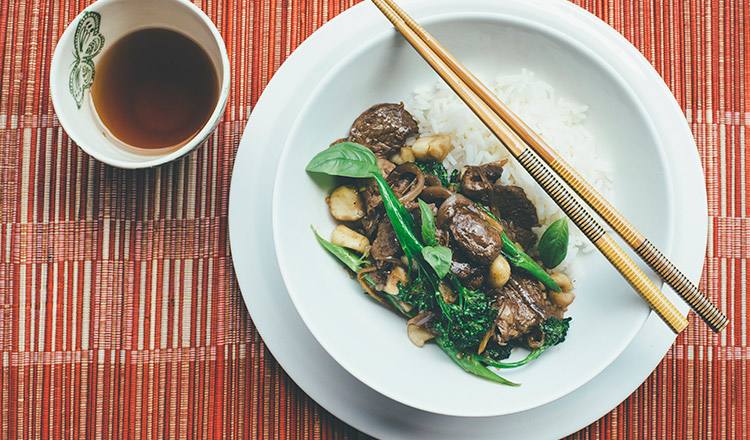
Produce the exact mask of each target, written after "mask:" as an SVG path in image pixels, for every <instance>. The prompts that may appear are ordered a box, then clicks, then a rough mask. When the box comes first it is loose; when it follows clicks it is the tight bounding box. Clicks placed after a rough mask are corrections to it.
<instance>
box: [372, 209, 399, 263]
mask: <svg viewBox="0 0 750 440" xmlns="http://www.w3.org/2000/svg"><path fill="white" fill-rule="evenodd" d="M402 254H403V251H402V249H401V245H400V244H399V242H398V238H397V237H396V231H394V230H393V225H391V222H390V221H388V218H387V217H384V218H383V220H382V221H381V222H380V223H379V224H378V232H377V234H376V235H375V240H374V241H373V242H372V247H371V248H370V255H371V256H372V258H373V259H375V260H380V261H395V260H399V259H400V258H401V255H402Z"/></svg>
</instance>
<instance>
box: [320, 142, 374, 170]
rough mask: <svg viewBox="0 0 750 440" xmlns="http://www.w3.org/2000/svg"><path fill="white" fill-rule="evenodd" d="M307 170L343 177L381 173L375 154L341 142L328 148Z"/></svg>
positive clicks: (352, 143)
mask: <svg viewBox="0 0 750 440" xmlns="http://www.w3.org/2000/svg"><path fill="white" fill-rule="evenodd" d="M305 170H306V171H309V172H311V173H325V174H330V175H332V176H343V177H372V173H380V170H379V169H378V158H377V157H375V154H374V153H373V152H372V151H370V149H368V148H367V147H365V146H363V145H360V144H357V143H355V142H340V143H338V144H336V145H334V146H332V147H330V148H326V149H325V150H323V151H321V152H320V153H318V154H316V155H315V157H313V158H312V160H311V161H310V163H309V164H307V167H306V168H305Z"/></svg>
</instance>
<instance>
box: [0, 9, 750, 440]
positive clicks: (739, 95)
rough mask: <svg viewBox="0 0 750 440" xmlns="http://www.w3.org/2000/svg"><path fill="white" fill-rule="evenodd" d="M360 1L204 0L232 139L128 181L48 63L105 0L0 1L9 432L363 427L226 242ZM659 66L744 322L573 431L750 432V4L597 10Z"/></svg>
mask: <svg viewBox="0 0 750 440" xmlns="http://www.w3.org/2000/svg"><path fill="white" fill-rule="evenodd" d="M354 3H357V1H356V0H339V1H333V0H331V1H323V0H304V1H302V0H300V1H275V0H265V1H261V0H255V1H248V2H236V3H235V2H229V1H223V2H222V1H215V0H207V1H203V2H198V5H199V6H200V7H201V8H202V9H203V10H204V11H205V12H206V13H207V14H208V15H209V16H210V17H211V18H212V19H213V20H214V22H215V23H216V24H217V26H218V28H219V30H220V31H221V33H222V35H223V36H224V39H225V41H226V44H227V48H228V50H229V55H230V61H231V65H232V68H233V71H232V74H233V81H232V89H231V93H230V99H229V104H228V107H227V112H226V114H225V116H224V119H223V121H222V123H221V124H220V126H219V128H218V130H217V131H216V133H215V134H214V135H213V136H212V137H211V139H210V140H209V142H208V143H207V144H206V145H204V146H203V147H202V148H201V149H199V150H197V151H196V152H194V153H192V154H191V155H189V156H188V157H186V158H185V159H183V160H180V161H177V162H175V163H173V164H169V165H166V166H163V167H160V168H157V169H152V170H143V171H124V170H119V169H114V168H111V167H108V166H106V165H102V164H101V163H98V162H96V161H95V160H93V159H91V158H89V157H88V156H86V155H85V154H84V153H82V152H81V151H80V150H78V149H77V148H76V147H75V145H73V144H72V143H71V141H70V140H69V138H68V137H67V136H66V134H65V133H64V131H63V130H62V129H61V127H60V125H59V123H58V121H57V119H56V117H55V114H54V111H53V109H52V104H51V102H50V98H49V80H48V78H47V77H48V74H49V64H50V59H51V57H52V52H53V50H54V47H55V44H56V42H57V40H58V38H59V37H60V35H61V34H62V32H63V30H64V28H65V26H66V25H67V23H69V22H70V21H71V20H72V19H73V17H75V15H76V14H78V12H80V11H81V10H82V9H83V8H84V7H85V6H86V5H87V4H88V2H82V1H76V2H59V1H57V0H31V1H25V2H24V1H21V2H15V1H12V0H2V1H0V42H1V43H0V44H2V46H1V47H2V61H0V62H1V63H2V64H1V70H0V72H1V73H0V75H1V76H0V84H1V85H2V96H0V366H1V367H0V438H44V437H66V438H100V437H104V438H126V437H132V438H146V437H152V438H175V437H179V438H183V437H190V438H193V437H198V438H257V439H261V438H262V439H265V438H305V439H307V438H320V439H328V438H357V437H364V436H363V435H362V434H360V433H358V432H357V431H356V430H354V429H352V428H350V427H348V426H346V425H345V424H343V423H342V422H340V421H338V420H336V419H335V418H334V417H332V416H331V415H330V414H328V413H327V412H326V411H325V410H324V409H322V408H320V407H319V406H317V405H316V404H315V403H314V402H313V401H312V400H311V399H310V398H308V397H307V396H306V395H305V394H304V393H302V392H301V391H300V390H299V389H298V388H297V387H296V386H295V385H294V383H293V382H291V381H290V380H289V378H288V377H287V376H286V375H285V373H284V372H283V371H282V370H281V369H280V368H279V366H278V365H277V364H276V362H275V361H274V359H273V358H272V357H271V356H270V354H269V353H268V351H267V350H266V349H265V347H264V345H263V342H262V341H261V339H260V338H259V336H258V333H257V332H256V331H255V329H254V328H253V323H252V321H251V320H250V318H249V317H248V314H247V311H246V309H245V306H244V304H243V302H242V299H241V296H240V294H239V290H238V287H237V283H236V281H235V279H234V275H233V272H232V262H231V255H230V252H229V242H228V237H227V211H228V195H229V183H230V177H231V176H230V173H231V169H232V162H233V159H234V155H235V152H236V149H237V146H238V144H239V140H240V136H241V134H242V131H243V128H244V126H245V123H246V121H247V118H248V116H249V111H250V108H252V106H253V104H254V103H255V102H256V101H257V99H258V97H259V95H260V93H261V92H262V90H263V88H264V87H265V85H266V84H267V83H268V81H269V79H270V78H271V76H272V75H273V73H274V72H275V71H276V69H278V67H279V66H280V65H281V63H282V62H283V61H284V59H285V58H286V57H287V56H288V55H289V54H290V53H291V51H293V50H294V48H295V47H297V46H298V45H299V44H300V43H301V42H302V41H303V40H304V39H305V38H306V37H307V36H308V35H310V33H312V32H313V31H314V30H315V29H317V28H318V27H320V26H322V25H323V24H324V23H325V22H326V21H327V20H329V19H330V18H332V17H334V16H335V15H337V14H339V13H340V12H342V11H343V10H345V9H347V8H348V7H350V6H352V4H354ZM576 3H578V4H579V5H581V6H582V7H584V8H585V9H587V10H589V11H591V12H592V13H594V14H596V15H597V16H599V17H600V18H602V19H603V20H604V21H606V22H607V23H609V24H610V25H612V26H613V27H614V28H615V29H617V30H618V31H619V32H621V33H622V34H623V35H625V37H627V38H628V39H629V40H630V41H631V42H632V43H633V44H634V45H635V46H636V47H637V48H638V49H640V50H641V52H642V53H643V54H644V55H645V56H646V58H647V59H649V60H650V61H651V63H652V64H653V65H654V67H655V68H656V69H657V71H658V72H659V73H660V74H661V75H662V77H663V78H664V80H665V82H666V83H667V85H668V86H669V87H670V89H671V90H672V92H673V93H674V95H675V96H676V97H677V101H678V102H679V104H680V106H681V107H682V108H683V110H684V112H685V115H686V118H687V120H688V122H689V124H690V127H691V128H692V131H693V134H694V136H695V138H696V141H697V145H698V150H699V153H700V155H701V158H702V164H703V168H704V170H705V174H706V186H707V188H708V203H709V216H710V219H709V225H710V231H709V245H708V249H707V254H706V264H705V268H704V271H703V276H702V280H701V287H702V289H704V291H705V292H706V293H707V294H708V295H709V296H710V297H711V298H712V299H713V300H715V301H716V302H717V303H718V304H719V305H720V307H721V308H722V309H723V310H725V311H726V313H727V314H728V316H729V317H730V319H731V324H730V326H729V328H728V329H727V330H726V331H725V332H724V333H722V334H721V335H715V334H712V333H711V332H710V331H709V330H707V328H706V327H705V326H704V325H702V324H701V323H700V322H698V321H697V320H696V319H695V317H691V327H690V328H689V329H688V330H687V331H686V332H685V333H683V334H682V335H681V336H680V337H679V338H678V339H677V342H676V343H675V345H674V347H673V348H672V349H671V350H670V351H669V353H668V354H667V356H666V358H665V359H664V360H663V361H662V363H661V364H660V365H659V367H658V368H657V369H656V371H655V372H654V373H653V374H652V375H651V376H650V377H649V378H648V380H647V381H646V382H645V383H644V384H643V385H642V386H641V387H640V388H639V389H638V390H637V391H636V392H635V393H634V394H633V395H632V396H631V397H630V398H628V399H627V400H626V401H625V402H624V403H623V404H621V405H620V406H618V407H617V408H616V409H614V410H613V411H612V412H611V413H609V414H608V415H606V416H605V417H603V418H602V419H601V420H599V421H597V422H595V423H594V424H593V425H591V426H589V427H588V428H585V429H584V430H582V431H581V432H579V433H577V434H575V435H574V436H573V437H574V438H605V439H609V438H649V439H650V438H678V439H683V438H696V439H713V438H727V439H744V438H747V437H749V436H750V421H748V406H749V405H750V400H748V385H749V384H748V379H749V378H750V373H749V372H748V367H749V366H750V351H749V349H748V344H747V336H748V329H747V326H748V319H747V318H746V317H745V316H746V314H747V311H748V310H747V308H748V307H747V290H748V278H747V272H748V261H749V260H750V233H749V232H748V231H750V220H749V217H748V208H747V204H748V193H747V188H748V187H747V182H746V179H747V176H748V169H750V159H748V156H747V153H748V152H747V151H746V150H747V146H748V144H749V141H748V129H749V128H750V108H749V106H748V92H747V91H746V87H745V86H746V83H747V80H748V76H749V75H750V74H749V73H748V61H747V59H746V58H747V52H748V48H749V47H750V44H749V43H750V41H749V40H750V37H749V36H748V32H747V28H748V25H750V23H748V21H749V20H748V9H749V6H748V3H747V2H746V1H743V0H737V1H732V0H725V1H719V0H714V1H697V0H684V1H683V0H672V1H663V2H645V1H632V2H630V1H622V0H608V1H604V0H579V1H577V2H576Z"/></svg>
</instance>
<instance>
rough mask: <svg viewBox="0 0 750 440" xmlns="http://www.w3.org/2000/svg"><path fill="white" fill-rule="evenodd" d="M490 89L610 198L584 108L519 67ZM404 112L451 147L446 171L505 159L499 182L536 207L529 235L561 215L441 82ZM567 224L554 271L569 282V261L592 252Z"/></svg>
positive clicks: (605, 166) (606, 168)
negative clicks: (520, 191) (535, 224)
mask: <svg viewBox="0 0 750 440" xmlns="http://www.w3.org/2000/svg"><path fill="white" fill-rule="evenodd" d="M491 88H492V90H493V91H494V92H495V93H496V94H497V96H498V97H499V98H500V99H501V100H502V101H503V102H504V103H505V104H506V105H508V106H509V107H510V108H511V110H513V112H515V113H516V114H517V115H518V116H520V117H521V119H523V120H524V121H525V122H526V124H527V125H529V127H531V128H532V129H533V130H534V131H536V132H537V133H538V134H539V135H540V136H542V138H544V140H545V141H547V143H548V144H549V145H550V146H552V147H553V148H555V149H556V150H557V152H558V153H559V154H560V155H561V156H562V157H563V158H564V159H565V161H567V162H568V163H569V164H570V165H572V166H573V167H574V168H575V169H576V170H577V171H578V172H579V174H580V175H581V176H583V178H584V179H586V180H587V181H588V182H589V183H591V184H592V185H593V186H594V187H595V188H596V189H597V190H598V191H599V192H600V193H601V194H602V195H603V196H604V197H606V198H608V199H611V187H612V185H611V181H610V179H609V176H610V175H611V173H610V164H609V163H608V161H607V160H606V159H604V158H603V157H602V156H601V155H600V154H599V153H598V151H597V148H596V144H595V143H594V140H593V139H592V137H591V135H590V134H589V133H588V131H586V129H585V128H584V127H583V121H584V120H585V119H586V111H587V109H588V108H587V106H585V105H581V104H576V103H573V102H570V101H566V100H565V99H563V98H562V97H559V96H557V95H556V93H555V90H554V89H553V88H552V87H551V86H550V85H549V84H547V83H545V82H543V81H541V80H539V79H536V78H535V77H534V73H533V72H530V71H528V70H525V69H524V70H522V71H521V73H520V74H519V75H511V76H500V77H498V78H497V80H496V82H495V84H494V86H493V87H491ZM406 108H407V109H408V110H409V112H411V114H412V115H413V116H414V117H415V118H416V120H417V122H419V127H420V133H421V134H425V135H431V134H450V135H451V138H452V142H453V147H454V149H453V151H452V152H451V153H450V154H449V155H448V157H447V158H446V159H445V162H444V164H445V165H446V167H447V168H448V169H449V170H451V169H459V168H461V166H464V165H481V164H484V163H487V162H496V161H501V160H504V159H509V161H508V163H507V164H506V166H505V167H504V168H505V172H504V173H503V176H502V181H503V182H504V183H510V184H514V185H518V186H521V187H522V188H524V190H525V191H526V194H527V195H528V197H529V199H530V200H531V201H532V202H533V203H534V205H536V208H537V213H538V214H539V222H540V223H541V224H542V227H540V228H536V230H535V231H534V232H536V233H537V235H538V236H541V234H542V232H544V230H545V229H546V228H547V226H549V225H550V224H552V223H553V222H554V221H555V220H557V219H559V218H561V217H564V214H563V212H562V211H561V210H560V208H558V207H557V205H556V204H555V202H553V201H552V199H551V198H549V196H548V195H547V194H546V193H545V192H544V191H543V190H542V189H541V187H539V185H537V184H536V182H534V180H533V179H532V178H531V176H529V174H528V173H527V172H526V171H525V170H524V169H523V167H522V166H521V165H520V164H518V162H516V160H515V159H513V157H512V156H511V155H510V153H509V152H508V151H507V150H506V149H505V147H504V146H503V145H502V143H501V142H500V141H499V140H498V139H497V138H496V137H495V136H494V135H493V134H492V133H490V131H489V130H488V129H487V128H486V127H485V126H484V124H482V122H481V121H480V120H479V119H478V118H477V117H476V116H475V115H474V113H472V112H471V110H469V108H468V107H467V106H466V105H465V104H464V103H463V102H462V101H461V100H460V98H459V97H458V96H457V95H456V94H455V93H453V91H452V90H451V89H450V88H449V87H448V86H447V85H445V84H444V83H443V82H439V83H437V84H435V85H434V86H433V87H425V88H420V89H418V90H416V91H415V92H414V96H413V98H412V100H411V101H410V102H408V103H406ZM568 226H569V229H570V242H569V247H568V256H567V258H566V259H565V261H563V263H562V264H560V266H558V267H557V268H555V271H562V272H566V273H567V274H568V275H569V276H571V277H572V278H573V279H575V278H577V276H576V275H577V270H576V268H575V266H574V264H573V262H574V260H575V257H576V255H577V254H578V253H579V252H588V251H590V250H592V249H593V246H592V245H591V243H590V242H589V241H588V239H586V237H585V236H584V235H583V233H581V232H580V231H579V230H578V228H576V227H575V226H574V225H573V224H572V223H571V222H568Z"/></svg>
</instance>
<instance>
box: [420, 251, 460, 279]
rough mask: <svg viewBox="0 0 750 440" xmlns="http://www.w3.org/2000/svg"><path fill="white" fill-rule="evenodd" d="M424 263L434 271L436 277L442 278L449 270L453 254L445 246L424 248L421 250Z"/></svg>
mask: <svg viewBox="0 0 750 440" xmlns="http://www.w3.org/2000/svg"><path fill="white" fill-rule="evenodd" d="M422 256H423V257H424V259H425V261H427V263H429V265H430V266H432V268H433V269H435V273H436V274H437V276H438V277H440V278H443V277H444V276H446V275H448V272H449V271H450V270H451V260H452V259H453V253H452V252H451V250H450V249H449V248H447V247H445V246H425V247H423V248H422Z"/></svg>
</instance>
